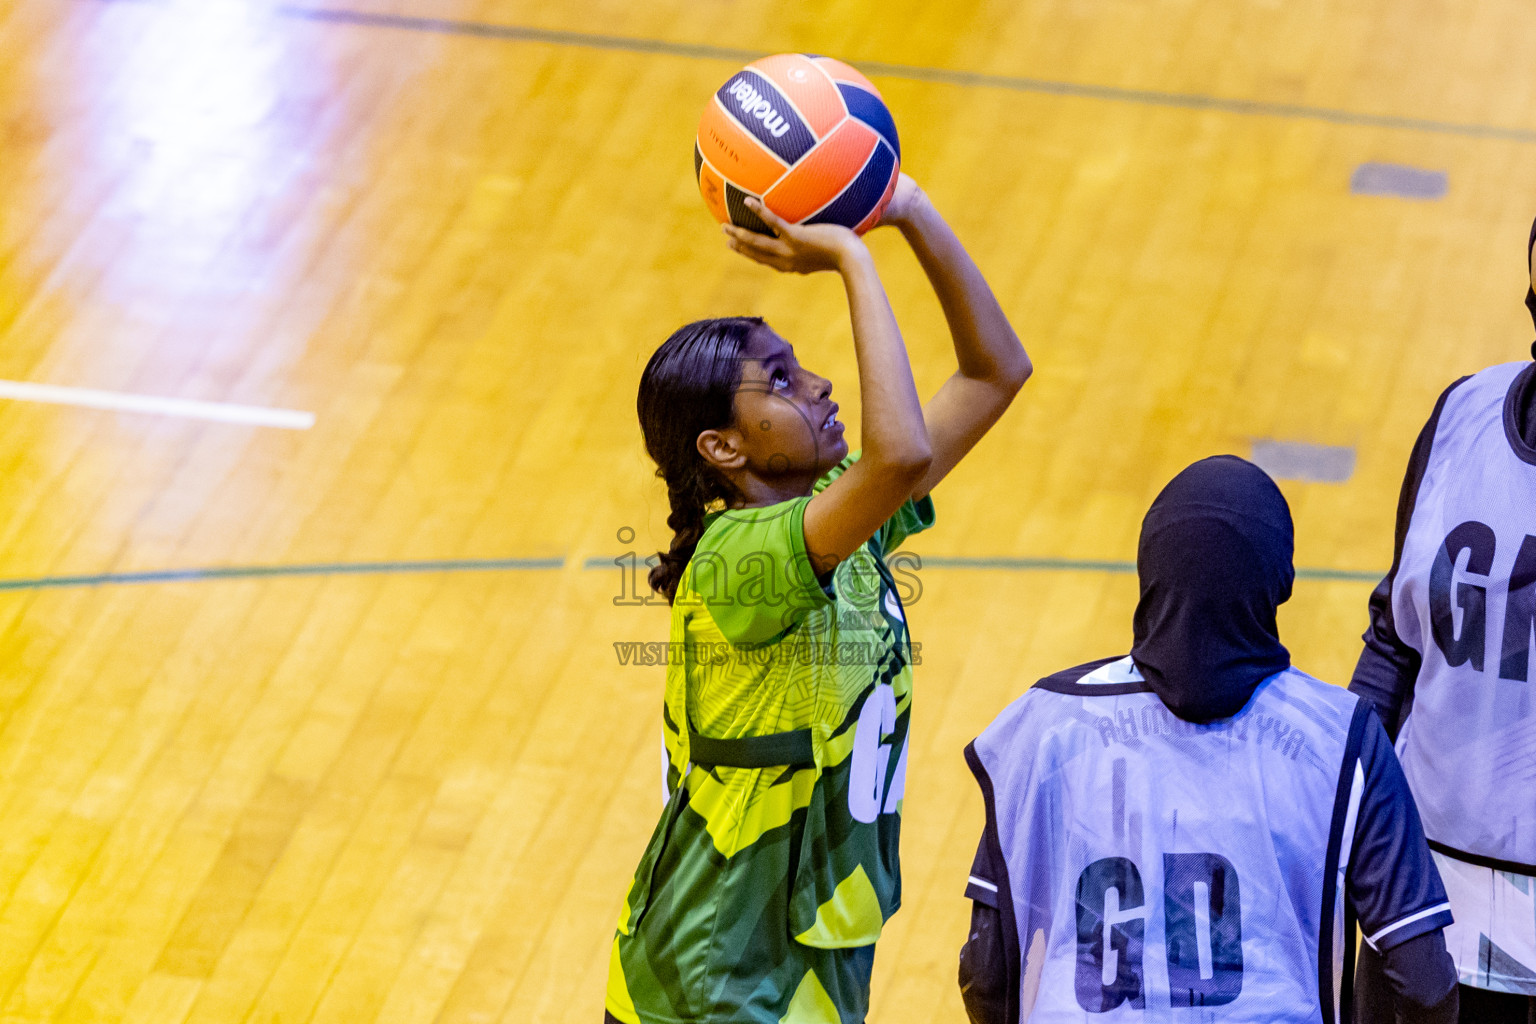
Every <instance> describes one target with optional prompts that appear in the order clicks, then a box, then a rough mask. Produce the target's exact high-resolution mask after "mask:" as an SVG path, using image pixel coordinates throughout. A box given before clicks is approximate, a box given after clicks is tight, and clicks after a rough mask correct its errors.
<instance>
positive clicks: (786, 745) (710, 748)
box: [688, 729, 816, 768]
mask: <svg viewBox="0 0 1536 1024" xmlns="http://www.w3.org/2000/svg"><path fill="white" fill-rule="evenodd" d="M688 760H690V761H692V762H693V763H694V764H696V765H699V766H700V767H703V768H775V767H778V766H779V765H788V766H790V767H799V766H802V765H804V766H807V767H808V766H810V765H813V764H815V763H816V754H815V751H814V750H813V749H812V747H811V730H809V729H796V730H794V731H793V732H776V733H772V734H770V735H768V736H742V737H741V738H739V739H734V740H716V739H711V738H709V737H708V736H700V735H699V734H698V733H696V732H694V731H693V730H692V729H689V730H688Z"/></svg>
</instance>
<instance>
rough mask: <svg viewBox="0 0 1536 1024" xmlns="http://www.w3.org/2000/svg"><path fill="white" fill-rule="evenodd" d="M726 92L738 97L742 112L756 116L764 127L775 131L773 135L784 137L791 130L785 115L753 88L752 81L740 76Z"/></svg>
mask: <svg viewBox="0 0 1536 1024" xmlns="http://www.w3.org/2000/svg"><path fill="white" fill-rule="evenodd" d="M725 91H726V92H728V93H730V94H731V95H732V96H735V97H736V101H737V102H738V103H740V104H741V112H742V113H744V114H746V115H747V116H748V117H755V118H757V119H758V120H759V121H761V122H763V127H764V128H767V129H768V130H769V131H770V132H773V137H774V138H776V139H782V138H783V137H784V133H785V132H787V131H789V122H788V121H786V120H784V116H783V115H782V114H780V113H779V112H778V111H777V110H774V109H773V104H772V103H769V102H768V101H767V100H765V99H764V98H763V96H762V94H761V93H760V92H758V91H757V90H756V89H754V88H752V83H751V82H748V81H747V80H746V79H744V78H738V79H736V80H735V81H734V82H732V83H731V84H730V85H728V86H726V90H725Z"/></svg>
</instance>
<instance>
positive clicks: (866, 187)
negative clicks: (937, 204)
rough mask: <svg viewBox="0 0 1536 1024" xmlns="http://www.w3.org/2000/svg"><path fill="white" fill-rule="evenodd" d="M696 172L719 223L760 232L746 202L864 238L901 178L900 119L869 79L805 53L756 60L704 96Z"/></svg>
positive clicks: (765, 229)
mask: <svg viewBox="0 0 1536 1024" xmlns="http://www.w3.org/2000/svg"><path fill="white" fill-rule="evenodd" d="M693 171H694V175H695V176H696V177H697V178H698V181H699V191H700V192H701V193H702V194H703V196H704V204H705V205H706V206H708V207H709V212H710V213H712V214H714V215H715V219H716V220H718V221H720V222H721V223H722V224H723V223H725V222H726V221H730V222H731V223H732V224H737V225H740V226H741V227H744V228H750V229H751V230H753V231H758V232H761V233H764V234H767V233H768V227H767V225H766V224H764V223H763V222H762V221H761V220H759V219H758V218H757V217H756V216H754V215H753V213H752V211H751V210H749V209H747V205H746V199H747V197H748V196H752V197H755V198H757V199H760V200H762V202H763V205H765V206H767V207H768V209H770V210H772V211H773V212H774V213H776V214H778V215H779V216H780V217H783V218H784V219H785V220H787V221H789V222H790V223H792V224H842V225H843V226H844V227H850V228H852V229H853V230H854V231H857V232H858V233H859V234H863V233H864V232H865V231H868V230H869V229H870V228H872V227H874V226H875V224H876V223H877V222H879V220H880V215H881V214H882V213H884V212H885V207H886V204H887V203H889V202H890V201H891V194H892V193H893V192H894V191H895V189H896V178H897V176H898V175H899V174H900V172H901V142H900V141H899V140H898V139H897V138H896V122H895V121H894V120H892V118H891V112H890V111H889V110H887V109H886V106H885V101H884V100H883V99H881V98H880V93H879V91H878V90H876V89H875V87H874V86H873V85H871V84H870V81H869V79H867V78H865V77H864V76H863V75H861V74H859V73H858V72H857V71H855V70H854V69H853V68H851V67H849V66H848V65H847V64H844V63H843V62H842V61H839V60H833V59H832V58H830V57H816V56H812V55H810V54H803V53H780V54H777V55H775V56H772V57H764V58H762V59H761V60H755V61H753V62H752V63H751V64H748V65H747V66H746V67H744V68H742V69H741V70H740V71H738V72H736V74H734V75H732V76H731V79H730V81H728V82H726V83H725V84H724V85H723V86H721V87H720V90H719V91H718V92H716V93H715V95H714V96H713V97H711V98H710V101H709V103H708V104H707V105H706V106H705V108H704V116H703V117H701V118H699V133H698V135H697V137H696V138H695V139H694V146H693Z"/></svg>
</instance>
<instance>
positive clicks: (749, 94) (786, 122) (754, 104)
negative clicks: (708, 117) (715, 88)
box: [715, 68, 816, 164]
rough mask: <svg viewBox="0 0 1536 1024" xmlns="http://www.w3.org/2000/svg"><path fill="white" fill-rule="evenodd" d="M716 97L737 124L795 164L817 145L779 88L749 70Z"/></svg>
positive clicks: (806, 125)
mask: <svg viewBox="0 0 1536 1024" xmlns="http://www.w3.org/2000/svg"><path fill="white" fill-rule="evenodd" d="M715 96H716V97H717V98H718V99H719V100H720V102H721V103H722V104H724V106H725V109H726V110H728V111H729V112H730V114H731V116H732V117H733V118H735V119H736V121H737V123H738V124H740V125H741V126H742V127H743V128H745V129H746V130H747V131H749V132H751V133H752V134H753V135H754V136H756V137H757V140H758V141H759V142H761V143H762V144H763V145H764V146H767V147H768V148H769V149H770V150H771V151H772V152H774V153H777V154H778V156H779V159H781V160H783V161H784V162H785V163H787V164H793V163H794V162H795V161H796V160H799V159H800V158H801V157H802V156H805V154H806V151H807V150H809V149H810V148H811V147H812V146H814V145H815V144H816V136H815V135H813V134H811V126H810V125H808V124H806V123H805V121H804V120H802V119H801V117H800V115H799V114H797V113H795V108H794V107H792V106H790V103H789V100H788V99H786V98H785V96H784V94H783V93H781V92H779V88H778V86H776V85H774V84H773V83H772V82H770V81H768V79H766V78H764V77H763V76H762V75H760V74H758V73H757V72H756V71H752V70H750V69H748V68H743V69H742V70H740V71H738V72H736V74H735V75H733V76H732V77H731V80H730V81H729V82H726V83H725V84H724V85H722V86H721V87H720V91H719V92H717V93H715Z"/></svg>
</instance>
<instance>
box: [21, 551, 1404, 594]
mask: <svg viewBox="0 0 1536 1024" xmlns="http://www.w3.org/2000/svg"><path fill="white" fill-rule="evenodd" d="M565 565H566V560H565V559H564V558H446V559H429V560H425V561H418V562H318V563H314V564H310V565H235V566H212V567H207V568H199V569H156V570H150V571H147V572H103V573H88V574H83V575H79V576H36V577H32V578H30V579H27V578H19V579H0V591H6V590H56V589H60V588H65V587H102V586H132V585H136V584H144V583H198V582H208V581H213V580H248V579H274V578H284V577H296V576H380V575H390V574H402V573H429V572H548V571H551V570H554V569H563V568H565ZM582 568H583V569H588V570H592V569H609V570H611V569H615V568H619V566H617V565H615V563H614V560H613V559H611V558H603V557H601V556H595V557H592V558H588V559H586V560H585V561H584V562H582ZM912 568H914V569H918V570H919V571H921V570H926V569H991V570H996V571H1003V572H1107V573H1116V574H1120V575H1134V574H1135V572H1136V563H1135V562H1117V561H1105V560H1099V559H1081V558H969V557H964V556H956V555H927V556H923V557H922V565H921V566H913V567H912ZM1381 577H1382V573H1379V572H1360V571H1356V570H1353V569H1318V568H1308V567H1306V566H1302V567H1299V568H1298V569H1297V570H1296V578H1297V579H1302V580H1333V581H1342V582H1349V583H1375V582H1377V581H1379V580H1380V579H1381Z"/></svg>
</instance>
